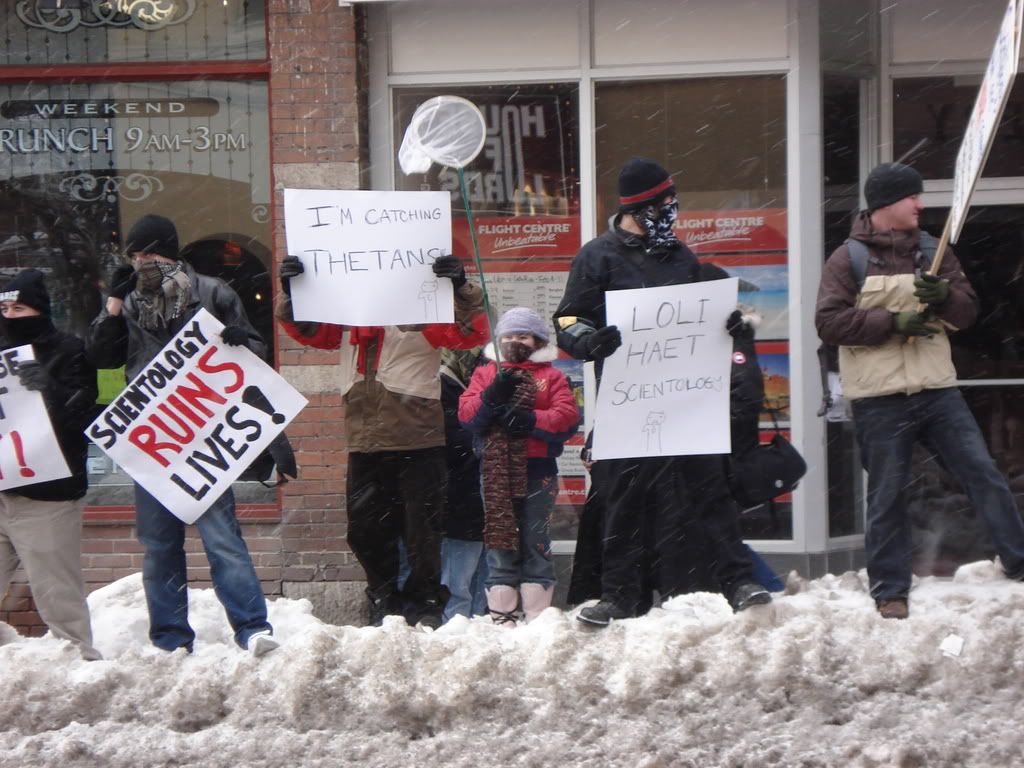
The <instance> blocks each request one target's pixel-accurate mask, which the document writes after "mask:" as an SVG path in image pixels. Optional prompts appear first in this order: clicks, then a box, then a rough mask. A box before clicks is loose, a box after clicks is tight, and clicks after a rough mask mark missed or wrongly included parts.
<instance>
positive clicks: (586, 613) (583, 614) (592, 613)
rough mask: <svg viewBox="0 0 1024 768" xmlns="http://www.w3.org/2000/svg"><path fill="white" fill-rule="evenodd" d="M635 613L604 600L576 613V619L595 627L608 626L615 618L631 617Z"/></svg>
mask: <svg viewBox="0 0 1024 768" xmlns="http://www.w3.org/2000/svg"><path fill="white" fill-rule="evenodd" d="M631 618H633V614H632V613H631V612H630V611H627V610H626V609H624V608H620V607H619V606H617V605H616V604H615V603H613V602H611V601H610V600H602V601H601V602H599V603H598V604H597V605H589V606H587V607H586V608H583V609H582V610H581V611H580V612H579V613H578V614H576V620H577V621H581V622H583V623H584V624H590V625H591V626H595V627H607V626H608V625H609V624H611V623H612V620H613V619H631Z"/></svg>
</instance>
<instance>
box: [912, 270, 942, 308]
mask: <svg viewBox="0 0 1024 768" xmlns="http://www.w3.org/2000/svg"><path fill="white" fill-rule="evenodd" d="M914 295H915V296H916V297H917V299H918V301H920V302H921V303H922V304H941V303H942V302H944V301H945V300H946V299H948V298H949V280H946V279H945V278H942V277H939V276H938V275H929V274H924V275H921V276H920V277H919V278H917V279H916V280H915V281H914Z"/></svg>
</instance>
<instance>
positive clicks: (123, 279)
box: [110, 264, 138, 301]
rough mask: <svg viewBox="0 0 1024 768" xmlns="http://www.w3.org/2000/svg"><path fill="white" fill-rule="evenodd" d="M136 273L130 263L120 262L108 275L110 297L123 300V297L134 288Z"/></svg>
mask: <svg viewBox="0 0 1024 768" xmlns="http://www.w3.org/2000/svg"><path fill="white" fill-rule="evenodd" d="M137 279H138V274H137V273H136V272H135V269H134V267H132V265H131V264H122V265H121V266H119V267H118V268H117V269H115V270H114V272H113V274H111V275H110V298H112V299H120V300H121V301H124V297H125V296H127V295H128V294H129V293H131V292H132V291H134V290H135V281H136V280H137Z"/></svg>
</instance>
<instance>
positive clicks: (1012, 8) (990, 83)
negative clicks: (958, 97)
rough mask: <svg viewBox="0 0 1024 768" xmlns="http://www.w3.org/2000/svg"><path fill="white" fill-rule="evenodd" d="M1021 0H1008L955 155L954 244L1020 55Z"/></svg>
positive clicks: (951, 227)
mask: <svg viewBox="0 0 1024 768" xmlns="http://www.w3.org/2000/svg"><path fill="white" fill-rule="evenodd" d="M1022 12H1024V2H1022V0H1010V4H1009V5H1008V6H1007V7H1006V14H1005V15H1004V16H1003V23H1002V25H1001V26H1000V27H999V34H998V35H997V36H996V42H995V45H994V46H993V48H992V56H991V58H989V60H988V67H987V68H986V69H985V78H984V79H983V80H982V81H981V87H980V88H979V89H978V98H977V99H976V100H975V102H974V109H973V110H972V111H971V119H970V120H969V121H968V123H967V129H966V130H965V131H964V137H963V139H962V140H961V142H960V151H959V152H958V153H957V156H956V170H955V172H954V175H953V203H952V206H951V207H950V210H949V232H950V235H949V241H950V242H951V243H955V242H956V241H957V238H958V237H960V230H961V229H962V228H963V225H964V217H965V216H966V214H967V209H968V207H969V206H970V201H971V193H972V192H974V185H975V184H977V182H978V177H979V176H980V175H981V169H982V168H983V167H984V165H985V159H986V158H987V157H988V151H989V149H990V148H991V147H992V138H993V137H994V136H995V133H996V129H997V128H998V127H999V119H1000V117H1001V116H1002V114H1003V107H1005V106H1006V99H1007V97H1008V96H1009V93H1010V88H1011V86H1012V85H1013V79H1014V77H1015V75H1016V74H1017V61H1018V57H1019V56H1020V34H1021V14H1022Z"/></svg>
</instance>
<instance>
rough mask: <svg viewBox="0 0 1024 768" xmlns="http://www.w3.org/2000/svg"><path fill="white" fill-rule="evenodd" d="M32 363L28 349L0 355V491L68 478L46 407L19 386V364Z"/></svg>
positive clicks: (66, 466)
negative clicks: (16, 373) (17, 371)
mask: <svg viewBox="0 0 1024 768" xmlns="http://www.w3.org/2000/svg"><path fill="white" fill-rule="evenodd" d="M28 360H35V355H34V354H33V351H32V345H31V344H26V345H25V346H23V347H12V348H10V349H5V350H4V351H3V352H0V490H4V491H6V490H9V489H11V488H18V487H20V486H23V485H32V484H33V483H43V482H46V481H48V480H59V479H60V478H62V477H69V476H70V475H71V470H69V469H68V465H67V463H66V462H65V461H64V453H63V452H62V451H61V449H60V444H59V443H58V442H57V437H56V436H55V435H54V433H53V426H52V425H51V423H50V416H49V414H48V413H47V412H46V404H45V403H44V402H43V396H42V395H41V394H40V393H39V392H31V391H29V390H27V389H25V387H23V386H22V385H21V381H20V380H19V379H18V377H17V376H16V375H15V371H16V370H17V368H18V364H19V363H24V362H26V361H28Z"/></svg>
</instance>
